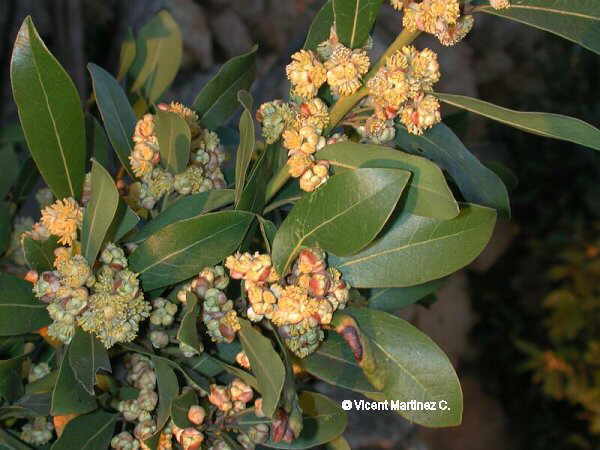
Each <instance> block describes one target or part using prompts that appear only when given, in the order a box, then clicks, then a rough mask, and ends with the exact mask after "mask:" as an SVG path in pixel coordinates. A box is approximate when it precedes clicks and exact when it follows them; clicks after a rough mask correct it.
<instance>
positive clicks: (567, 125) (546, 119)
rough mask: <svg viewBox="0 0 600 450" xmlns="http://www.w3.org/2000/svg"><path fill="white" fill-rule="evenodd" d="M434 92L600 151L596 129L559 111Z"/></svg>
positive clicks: (490, 115)
mask: <svg viewBox="0 0 600 450" xmlns="http://www.w3.org/2000/svg"><path fill="white" fill-rule="evenodd" d="M599 31H600V25H599ZM435 95H436V97H438V98H439V99H440V100H442V101H443V102H445V103H448V104H449V105H453V106H456V107H458V108H463V109H466V110H467V111H471V112H473V113H475V114H479V115H481V116H484V117H487V118H488V119H492V120H496V121H498V122H500V123H503V124H505V125H508V126H511V127H513V128H517V129H519V130H522V131H525V132H527V133H532V134H537V135H539V136H544V137H549V138H553V139H559V140H561V141H567V142H574V143H575V144H579V145H583V146H585V147H589V148H593V149H594V150H600V130H599V129H598V128H596V127H594V126H592V125H590V124H589V123H587V122H584V121H583V120H579V119H575V118H573V117H567V116H562V115H560V114H550V113H539V112H521V111H513V110H512V109H508V108H503V107H501V106H497V105H494V104H492V103H488V102H484V101H483V100H479V99H476V98H470V97H465V96H462V95H453V94H439V93H436V94H435Z"/></svg>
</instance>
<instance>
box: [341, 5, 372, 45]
mask: <svg viewBox="0 0 600 450" xmlns="http://www.w3.org/2000/svg"><path fill="white" fill-rule="evenodd" d="M382 2H383V0H333V12H334V14H335V28H336V31H337V34H338V37H339V39H340V41H341V43H342V44H344V45H345V46H346V47H349V48H359V47H362V46H363V45H365V44H366V42H367V39H369V33H370V32H371V29H372V28H373V25H374V24H375V20H376V19H377V14H378V13H379V8H380V7H381V3H382Z"/></svg>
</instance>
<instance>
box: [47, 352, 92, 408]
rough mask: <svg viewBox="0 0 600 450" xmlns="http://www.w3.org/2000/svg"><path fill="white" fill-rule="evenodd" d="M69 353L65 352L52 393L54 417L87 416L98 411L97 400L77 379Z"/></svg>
mask: <svg viewBox="0 0 600 450" xmlns="http://www.w3.org/2000/svg"><path fill="white" fill-rule="evenodd" d="M68 354H69V351H68V350H67V351H65V352H64V356H63V358H62V361H61V363H60V369H59V372H58V378H57V380H56V385H55V386H54V390H53V391H52V408H51V411H52V415H53V416H62V415H66V414H85V413H88V412H90V411H93V410H94V409H96V406H97V404H96V398H95V397H94V396H93V395H91V394H89V393H88V392H87V391H86V390H85V389H84V388H83V386H82V385H81V384H80V383H79V382H78V381H77V378H75V374H74V373H73V368H72V367H71V364H70V363H69V358H68Z"/></svg>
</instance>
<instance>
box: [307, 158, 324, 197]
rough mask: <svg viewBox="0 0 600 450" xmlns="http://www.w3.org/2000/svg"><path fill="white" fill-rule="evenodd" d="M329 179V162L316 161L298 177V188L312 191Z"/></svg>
mask: <svg viewBox="0 0 600 450" xmlns="http://www.w3.org/2000/svg"><path fill="white" fill-rule="evenodd" d="M328 179H329V163H328V162H327V161H318V162H317V164H315V165H314V166H312V167H311V168H310V169H308V170H307V171H306V172H304V174H303V175H302V176H301V177H300V189H302V190H303V191H305V192H312V191H314V190H315V189H317V188H318V187H320V186H322V185H323V184H325V182H326V181H327V180H328Z"/></svg>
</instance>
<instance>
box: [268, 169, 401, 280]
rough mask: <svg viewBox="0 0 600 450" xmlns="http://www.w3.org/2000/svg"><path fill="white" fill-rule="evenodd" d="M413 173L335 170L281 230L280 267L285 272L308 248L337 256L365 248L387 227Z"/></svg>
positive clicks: (276, 255)
mask: <svg viewBox="0 0 600 450" xmlns="http://www.w3.org/2000/svg"><path fill="white" fill-rule="evenodd" d="M409 178H410V173H409V172H406V171H404V170H398V169H357V170H354V171H348V172H346V173H342V174H339V175H334V176H333V177H331V178H330V179H329V181H328V182H327V183H326V184H325V185H324V186H322V187H321V188H319V189H317V190H316V191H315V192H311V193H310V194H306V195H304V196H303V197H302V199H301V200H300V201H299V202H298V203H296V205H295V206H294V208H293V209H292V211H291V212H290V214H289V215H288V216H287V218H286V219H285V221H284V222H283V224H282V225H281V228H279V231H278V232H277V234H276V235H275V241H274V242H273V263H274V266H275V268H276V269H277V272H278V273H280V274H285V273H286V270H287V268H288V267H289V266H290V264H291V263H292V261H293V260H294V258H295V257H296V256H297V254H298V252H299V251H300V249H301V248H302V247H315V246H318V247H320V248H322V249H323V250H326V251H328V252H333V253H335V254H337V255H352V254H354V253H356V252H357V251H359V250H361V249H362V248H363V247H365V246H366V245H367V244H368V243H369V242H371V241H372V240H373V239H374V238H375V236H377V234H378V233H379V232H380V231H381V229H382V228H383V226H384V224H385V223H386V221H387V220H388V218H389V217H390V214H391V213H392V211H393V210H394V208H395V206H396V203H397V202H398V199H399V198H400V195H401V194H402V191H403V190H404V187H405V186H406V184H407V183H408V180H409ZM349 236H351V237H352V238H351V239H349V238H348V237H349Z"/></svg>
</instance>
